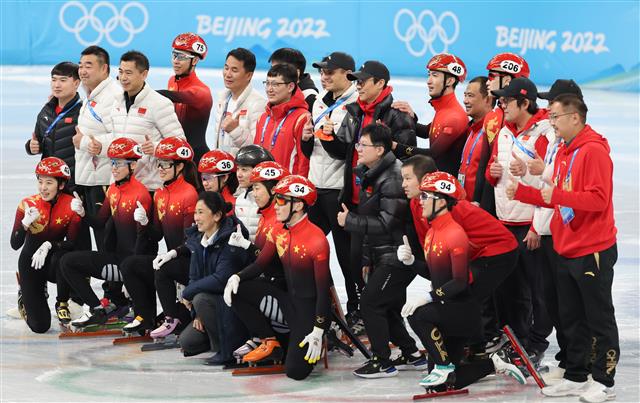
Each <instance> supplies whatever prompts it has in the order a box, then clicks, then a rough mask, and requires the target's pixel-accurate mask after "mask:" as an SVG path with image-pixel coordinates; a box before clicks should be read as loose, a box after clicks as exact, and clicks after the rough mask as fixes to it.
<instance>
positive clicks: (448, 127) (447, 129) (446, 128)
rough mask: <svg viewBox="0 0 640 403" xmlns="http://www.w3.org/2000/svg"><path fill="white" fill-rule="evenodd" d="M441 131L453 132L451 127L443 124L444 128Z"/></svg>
mask: <svg viewBox="0 0 640 403" xmlns="http://www.w3.org/2000/svg"><path fill="white" fill-rule="evenodd" d="M442 133H444V134H453V127H451V126H445V127H444V129H442Z"/></svg>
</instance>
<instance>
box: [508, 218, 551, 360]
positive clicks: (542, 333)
mask: <svg viewBox="0 0 640 403" xmlns="http://www.w3.org/2000/svg"><path fill="white" fill-rule="evenodd" d="M506 228H507V229H508V230H509V231H511V233H512V234H513V235H514V236H515V237H516V240H517V241H518V250H519V256H518V263H517V265H516V267H515V269H514V270H513V272H512V273H511V275H509V276H508V277H507V278H506V279H505V281H504V282H503V283H502V285H501V286H500V287H498V289H497V290H496V300H497V305H498V311H499V312H500V313H501V314H502V317H501V318H500V320H501V321H502V322H503V324H507V325H509V326H511V328H512V329H513V331H514V332H515V334H516V336H517V337H518V338H519V339H520V341H521V342H522V344H523V345H524V347H525V348H526V349H527V351H529V350H536V351H537V352H544V351H545V350H546V349H547V347H548V346H549V342H548V341H547V340H546V339H547V337H548V336H549V335H550V334H551V331H552V330H553V325H552V324H551V320H550V319H549V315H548V314H547V309H546V307H545V304H544V293H543V290H542V275H541V273H540V262H539V258H538V252H539V249H537V250H534V251H530V250H528V249H527V245H526V243H525V242H523V239H524V238H525V237H526V236H527V232H529V226H528V225H507V226H506ZM529 352H531V351H529Z"/></svg>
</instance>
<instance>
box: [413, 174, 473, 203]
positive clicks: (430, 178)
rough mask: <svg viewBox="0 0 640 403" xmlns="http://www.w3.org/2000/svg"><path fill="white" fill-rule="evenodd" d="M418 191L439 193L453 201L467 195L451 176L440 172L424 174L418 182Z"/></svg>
mask: <svg viewBox="0 0 640 403" xmlns="http://www.w3.org/2000/svg"><path fill="white" fill-rule="evenodd" d="M420 190H422V191H423V192H431V193H439V194H441V195H444V196H449V197H451V198H452V199H455V200H462V199H464V198H465V196H466V195H467V193H466V192H465V191H464V188H463V187H462V185H461V184H460V182H458V180H457V179H456V178H455V177H454V176H453V175H451V174H450V173H447V172H442V171H437V172H432V173H428V174H426V175H425V176H424V177H423V178H422V181H421V182H420Z"/></svg>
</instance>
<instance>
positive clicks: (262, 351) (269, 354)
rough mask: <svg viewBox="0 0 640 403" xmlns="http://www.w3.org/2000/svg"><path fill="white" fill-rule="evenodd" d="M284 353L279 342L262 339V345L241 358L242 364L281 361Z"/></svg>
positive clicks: (271, 339)
mask: <svg viewBox="0 0 640 403" xmlns="http://www.w3.org/2000/svg"><path fill="white" fill-rule="evenodd" d="M283 355H284V352H283V350H282V347H281V346H280V342H279V341H278V340H276V339H274V338H269V339H264V341H263V342H262V344H260V345H259V346H258V347H256V348H255V349H253V350H252V351H250V352H248V353H247V354H245V355H244V356H243V357H242V362H249V363H252V362H259V361H265V360H273V361H281V360H282V357H283Z"/></svg>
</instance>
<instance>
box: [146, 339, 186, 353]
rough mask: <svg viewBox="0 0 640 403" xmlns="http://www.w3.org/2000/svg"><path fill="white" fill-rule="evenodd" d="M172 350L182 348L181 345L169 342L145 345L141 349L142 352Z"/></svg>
mask: <svg viewBox="0 0 640 403" xmlns="http://www.w3.org/2000/svg"><path fill="white" fill-rule="evenodd" d="M172 348H180V343H178V342H177V341H176V342H169V343H150V344H144V345H142V347H140V351H145V352H146V351H160V350H170V349H172Z"/></svg>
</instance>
